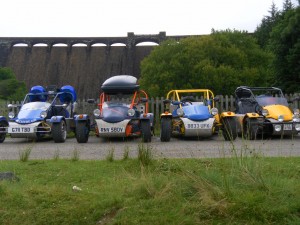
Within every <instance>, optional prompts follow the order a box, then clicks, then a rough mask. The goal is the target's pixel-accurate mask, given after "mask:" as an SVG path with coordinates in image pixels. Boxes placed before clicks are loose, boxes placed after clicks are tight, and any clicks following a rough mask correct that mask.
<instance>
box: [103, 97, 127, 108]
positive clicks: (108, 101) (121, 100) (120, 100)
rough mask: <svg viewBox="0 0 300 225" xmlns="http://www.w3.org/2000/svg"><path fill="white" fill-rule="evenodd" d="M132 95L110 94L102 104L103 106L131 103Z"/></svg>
mask: <svg viewBox="0 0 300 225" xmlns="http://www.w3.org/2000/svg"><path fill="white" fill-rule="evenodd" d="M131 101H132V95H124V94H122V95H111V96H109V98H108V99H106V101H105V102H104V104H103V107H111V106H127V107H129V105H130V104H131Z"/></svg>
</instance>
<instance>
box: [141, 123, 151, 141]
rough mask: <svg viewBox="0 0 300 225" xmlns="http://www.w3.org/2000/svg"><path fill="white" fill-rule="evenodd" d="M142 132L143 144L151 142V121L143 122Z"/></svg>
mask: <svg viewBox="0 0 300 225" xmlns="http://www.w3.org/2000/svg"><path fill="white" fill-rule="evenodd" d="M141 132H142V140H143V142H151V125H150V120H141Z"/></svg>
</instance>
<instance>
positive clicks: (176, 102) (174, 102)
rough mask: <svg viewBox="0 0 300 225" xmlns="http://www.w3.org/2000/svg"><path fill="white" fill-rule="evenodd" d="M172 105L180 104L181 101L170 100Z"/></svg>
mask: <svg viewBox="0 0 300 225" xmlns="http://www.w3.org/2000/svg"><path fill="white" fill-rule="evenodd" d="M172 104H173V105H180V104H181V103H180V102H179V101H172Z"/></svg>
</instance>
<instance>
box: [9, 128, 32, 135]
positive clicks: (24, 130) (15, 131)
mask: <svg viewBox="0 0 300 225" xmlns="http://www.w3.org/2000/svg"><path fill="white" fill-rule="evenodd" d="M33 132H34V130H33V127H8V133H13V134H26V133H33Z"/></svg>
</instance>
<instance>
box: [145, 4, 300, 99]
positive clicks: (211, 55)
mask: <svg viewBox="0 0 300 225" xmlns="http://www.w3.org/2000/svg"><path fill="white" fill-rule="evenodd" d="M140 84H141V86H142V87H143V88H144V89H146V90H147V91H148V92H149V94H150V95H151V96H164V95H165V94H166V93H167V92H168V91H169V90H172V89H185V88H208V89H211V90H213V91H214V92H215V94H223V95H230V94H233V93H234V90H235V88H236V87H237V86H240V85H244V86H261V87H262V86H277V87H280V88H282V89H283V91H284V92H286V93H294V92H300V7H299V3H298V6H295V5H293V4H292V2H291V0H285V1H284V2H283V8H282V10H278V9H277V7H276V5H275V4H274V3H273V4H272V5H271V7H270V11H269V15H267V16H265V17H264V18H262V21H261V23H260V24H259V25H258V26H257V28H256V30H255V32H254V33H253V34H250V33H248V32H247V31H238V30H230V29H228V30H221V31H216V30H214V29H212V32H211V34H210V35H203V36H200V37H189V38H186V39H183V40H182V41H180V42H177V41H176V40H168V41H165V42H163V43H162V44H160V45H159V46H157V47H155V49H154V50H153V51H152V52H151V53H150V55H149V56H147V57H146V58H145V59H144V60H143V61H142V63H141V78H140Z"/></svg>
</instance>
